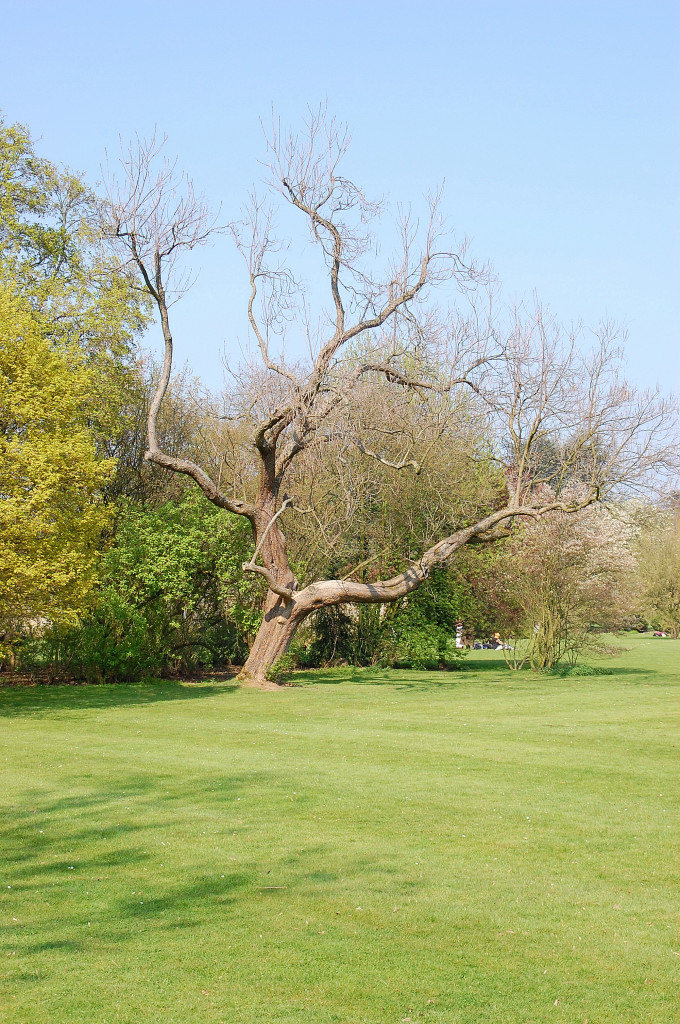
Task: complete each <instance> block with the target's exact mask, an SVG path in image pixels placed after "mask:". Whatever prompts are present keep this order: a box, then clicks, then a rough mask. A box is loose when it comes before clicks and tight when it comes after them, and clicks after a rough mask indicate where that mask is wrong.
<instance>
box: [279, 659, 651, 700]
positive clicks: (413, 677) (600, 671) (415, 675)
mask: <svg viewBox="0 0 680 1024" xmlns="http://www.w3.org/2000/svg"><path fill="white" fill-rule="evenodd" d="M578 669H579V666H578V665H577V666H576V670H566V671H554V672H534V671H532V670H531V669H529V668H525V669H520V670H519V671H513V670H511V669H510V668H508V667H507V666H506V664H505V662H504V661H500V660H498V661H492V660H491V659H485V660H482V659H481V658H479V659H475V658H470V659H466V660H465V661H464V662H463V663H462V664H461V666H460V668H455V669H450V670H446V669H437V670H428V669H420V670H417V669H398V668H393V669H390V668H385V669H381V668H355V667H354V666H352V665H349V666H343V667H342V668H328V669H312V670H307V671H303V672H299V673H294V674H291V675H289V676H288V677H287V678H286V683H287V684H288V685H289V686H315V685H316V686H337V685H339V684H341V683H355V684H358V685H363V686H390V687H392V688H393V689H395V690H413V691H423V692H430V693H431V692H433V691H436V690H439V691H441V690H443V689H453V687H455V686H460V685H461V684H464V683H467V682H469V681H470V679H471V677H472V676H473V675H474V677H475V678H476V679H477V680H479V677H480V676H481V677H482V682H484V683H491V682H493V683H504V684H507V685H509V686H512V685H513V684H517V683H520V684H521V685H522V686H527V685H531V684H532V683H536V684H538V683H540V684H541V685H543V684H545V683H546V682H550V681H555V682H557V681H558V680H561V679H567V678H568V679H574V680H575V681H576V680H578V681H579V682H584V683H585V682H591V681H593V680H594V679H596V678H597V677H598V676H625V677H647V678H648V677H649V676H650V675H651V676H653V675H655V674H656V669H653V668H650V669H643V668H629V667H627V666H621V665H616V664H614V665H607V667H600V666H597V667H596V668H594V669H593V670H592V671H579V670H578ZM635 681H638V680H637V679H635V678H633V679H631V682H635Z"/></svg>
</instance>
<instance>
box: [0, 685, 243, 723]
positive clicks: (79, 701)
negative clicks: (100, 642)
mask: <svg viewBox="0 0 680 1024" xmlns="http://www.w3.org/2000/svg"><path fill="white" fill-rule="evenodd" d="M239 689H240V687H239V685H238V683H232V682H224V681H219V682H217V681H214V682H213V681H210V680H208V681H206V682H200V683H185V682H175V681H173V680H166V679H160V680H158V681H154V682H145V683H111V684H108V685H102V686H95V685H84V686H71V685H60V686H30V687H17V688H16V689H14V688H12V689H10V688H7V689H5V688H2V689H0V717H4V718H17V717H19V716H21V715H35V716H38V717H39V716H41V715H54V714H61V713H62V712H64V713H67V714H73V713H74V712H77V711H84V710H93V709H94V710H96V709H100V710H103V709H106V708H118V707H131V706H135V705H137V706H143V705H145V704H155V703H158V702H159V701H194V700H202V699H205V698H206V697H221V696H223V695H225V694H233V693H236V692H237V691H238V690H239Z"/></svg>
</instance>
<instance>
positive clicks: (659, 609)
mask: <svg viewBox="0 0 680 1024" xmlns="http://www.w3.org/2000/svg"><path fill="white" fill-rule="evenodd" d="M659 519H660V521H659ZM638 561H639V574H640V591H641V598H642V601H641V604H642V610H643V611H644V613H645V615H646V616H647V618H648V620H649V621H651V622H652V623H653V624H654V625H655V626H657V627H658V628H659V629H661V630H663V631H664V632H667V633H670V635H671V636H672V637H674V638H676V639H677V637H678V636H680V516H678V513H677V511H676V512H675V513H668V514H667V515H663V516H661V517H659V518H658V519H657V522H656V529H652V530H648V531H646V532H645V533H644V534H643V535H642V537H641V538H640V542H639V548H638Z"/></svg>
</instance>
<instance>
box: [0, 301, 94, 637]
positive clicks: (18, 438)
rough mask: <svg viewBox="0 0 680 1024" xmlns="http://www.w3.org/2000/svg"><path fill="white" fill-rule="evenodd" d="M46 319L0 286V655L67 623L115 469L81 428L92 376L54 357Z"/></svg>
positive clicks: (65, 350) (87, 570)
mask: <svg viewBox="0 0 680 1024" xmlns="http://www.w3.org/2000/svg"><path fill="white" fill-rule="evenodd" d="M48 334H49V331H48V329H47V328H46V327H45V323H44V318H43V317H41V316H40V315H39V314H38V313H36V312H35V311H34V310H32V309H31V308H30V306H29V305H28V304H27V303H26V301H25V300H22V298H21V297H18V296H17V295H16V294H12V293H11V292H10V290H9V289H8V288H7V287H6V286H4V285H1V284H0V565H2V573H1V574H0V656H3V657H5V656H8V655H9V654H10V653H11V649H12V647H13V645H14V643H15V642H16V641H17V640H18V639H19V638H21V636H22V635H24V634H25V633H26V631H27V630H29V629H30V628H31V627H32V628H37V627H39V626H40V624H41V623H42V622H44V621H45V620H49V621H51V622H62V623H65V622H72V621H74V619H75V618H76V617H77V614H78V612H79V610H80V609H81V608H82V607H83V605H84V603H85V601H86V599H87V597H88V594H89V593H90V591H91V589H92V587H93V585H94V582H95V579H96V576H95V570H96V563H97V557H98V546H99V540H100V537H101V534H102V531H103V530H104V529H105V528H106V527H107V526H108V524H109V522H110V518H111V516H110V510H108V509H107V508H106V507H105V506H104V504H103V501H102V489H103V487H104V486H105V484H106V482H107V480H108V479H109V478H110V476H111V474H112V472H113V468H114V466H113V462H112V461H111V460H109V459H106V458H104V457H103V456H102V455H101V453H100V452H98V451H97V449H96V445H95V441H94V437H93V434H92V431H91V429H90V427H89V424H88V409H89V402H90V395H91V394H92V391H93V386H94V384H95V382H96V379H98V378H97V374H96V371H95V370H94V369H93V367H92V366H91V365H89V364H88V362H87V360H86V358H85V356H84V354H83V352H82V351H81V350H80V348H79V347H78V346H75V345H71V346H59V347H57V348H55V347H54V346H53V345H52V344H51V342H50V339H49V337H48Z"/></svg>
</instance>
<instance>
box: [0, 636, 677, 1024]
mask: <svg viewBox="0 0 680 1024" xmlns="http://www.w3.org/2000/svg"><path fill="white" fill-rule="evenodd" d="M620 645H621V646H622V647H624V648H625V650H623V651H622V653H621V654H620V655H619V656H618V657H616V658H609V659H606V660H602V661H599V662H597V667H598V672H599V674H596V675H590V676H578V675H570V676H566V677H563V678H562V677H559V676H551V675H542V674H533V673H531V672H509V671H508V670H507V669H506V668H505V666H504V664H503V662H502V656H501V655H500V653H499V652H493V651H481V652H477V651H475V652H472V653H471V655H470V656H469V657H468V658H467V659H466V662H465V663H464V666H463V669H462V670H461V671H459V672H452V673H440V672H415V671H397V670H382V669H352V668H347V669H333V670H328V671H317V672H310V673H301V674H299V675H298V676H296V677H295V679H294V682H295V684H296V685H293V686H289V687H285V688H283V689H282V690H281V691H279V692H274V693H269V692H258V691H252V690H243V689H240V688H238V687H237V686H235V685H234V684H233V683H231V682H230V681H218V682H215V683H211V682H210V681H205V682H200V683H191V684H183V683H178V682H155V683H154V682H151V683H143V684H136V685H127V686H122V685H119V686H98V687H97V686H88V687H84V686H83V687H68V686H54V687H30V688H25V689H24V688H22V689H5V690H0V720H1V723H2V724H1V726H0V730H1V737H2V747H3V750H2V759H3V761H2V763H3V783H2V793H1V794H0V801H1V803H2V812H1V813H2V823H3V824H2V832H1V836H0V842H1V844H2V845H1V849H0V912H1V927H2V940H1V945H2V949H1V950H0V960H1V962H2V965H3V970H2V972H1V977H0V1021H1V1022H3V1024H4V1022H8V1024H10V1022H11V1024H48V1022H49V1024H55V1022H56V1024H60V1022H62V1021H63V1022H74V1024H79V1022H83V1024H84V1022H91V1021H95V1020H96V1021H98V1022H101V1024H133V1022H134V1024H147V1022H156V1021H163V1022H175V1024H198V1022H201V1024H220V1022H224V1024H251V1022H256V1021H257V1022H264V1024H288V1022H292V1021H314V1022H315V1024H331V1022H337V1024H393V1022H394V1024H396V1022H402V1021H412V1022H417V1021H422V1022H425V1024H477V1022H479V1024H491V1022H493V1024H505V1022H507V1024H520V1022H521V1024H525V1022H526V1024H539V1022H541V1024H542V1022H544V1021H555V1022H569V1024H583V1022H585V1021H586V1020H587V1021H588V1024H639V1022H647V1024H674V1022H677V1021H680V1009H679V1003H678V996H677V992H678V989H679V988H680V986H678V980H679V976H680V923H679V922H678V915H677V907H678V820H679V819H678V802H679V801H678V786H677V775H678V759H677V753H678V718H679V717H680V716H679V711H680V700H679V692H680V641H671V640H657V639H654V638H652V637H650V636H648V635H647V636H640V637H638V636H630V637H628V636H627V637H625V638H624V639H622V640H620Z"/></svg>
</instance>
